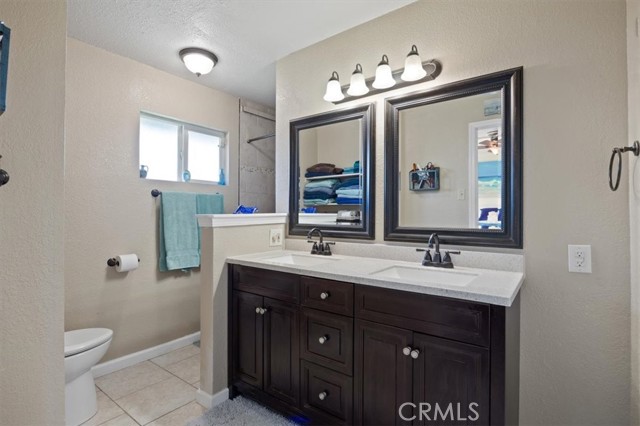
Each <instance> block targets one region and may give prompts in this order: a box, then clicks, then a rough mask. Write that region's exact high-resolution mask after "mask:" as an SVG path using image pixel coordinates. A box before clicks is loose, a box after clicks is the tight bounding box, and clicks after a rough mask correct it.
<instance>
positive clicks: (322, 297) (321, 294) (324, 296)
mask: <svg viewBox="0 0 640 426" xmlns="http://www.w3.org/2000/svg"><path fill="white" fill-rule="evenodd" d="M329 296H330V294H329V292H328V291H323V292H322V293H320V299H322V300H327V299H328V298H329Z"/></svg>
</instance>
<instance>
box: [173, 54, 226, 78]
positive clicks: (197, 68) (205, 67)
mask: <svg viewBox="0 0 640 426" xmlns="http://www.w3.org/2000/svg"><path fill="white" fill-rule="evenodd" d="M178 54H179V55H180V59H182V62H184V66H186V67H187V69H188V70H189V71H191V72H192V73H194V74H195V75H197V76H198V77H200V76H201V75H203V74H209V73H210V72H211V70H212V69H213V67H215V66H216V64H217V63H218V57H217V56H216V55H214V54H213V53H211V52H209V51H208V50H204V49H200V48H197V47H188V48H186V49H182V50H181V51H180V53H178Z"/></svg>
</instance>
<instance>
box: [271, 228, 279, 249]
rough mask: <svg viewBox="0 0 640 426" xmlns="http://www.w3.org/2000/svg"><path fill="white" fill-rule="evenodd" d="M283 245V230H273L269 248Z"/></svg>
mask: <svg viewBox="0 0 640 426" xmlns="http://www.w3.org/2000/svg"><path fill="white" fill-rule="evenodd" d="M281 245H282V230H281V229H280V228H272V229H271V230H270V231H269V247H276V246H281Z"/></svg>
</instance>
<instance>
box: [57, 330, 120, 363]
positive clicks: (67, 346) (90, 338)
mask: <svg viewBox="0 0 640 426" xmlns="http://www.w3.org/2000/svg"><path fill="white" fill-rule="evenodd" d="M112 336H113V331H111V330H109V329H108V328H85V329H82V330H73V331H66V332H65V333H64V356H65V358H66V357H69V356H72V355H77V354H79V353H82V352H86V351H88V350H90V349H93V348H95V347H97V346H100V345H101V344H103V343H105V342H107V341H109V340H110V339H111V337H112Z"/></svg>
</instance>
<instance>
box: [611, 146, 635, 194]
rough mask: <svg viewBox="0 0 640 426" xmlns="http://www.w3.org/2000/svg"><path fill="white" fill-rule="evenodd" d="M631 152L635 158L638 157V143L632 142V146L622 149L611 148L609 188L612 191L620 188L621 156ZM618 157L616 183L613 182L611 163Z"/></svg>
mask: <svg viewBox="0 0 640 426" xmlns="http://www.w3.org/2000/svg"><path fill="white" fill-rule="evenodd" d="M629 151H631V152H633V155H635V156H636V157H637V156H639V155H640V142H638V141H634V142H633V146H625V147H623V148H613V151H612V152H611V158H610V159H609V188H611V190H612V191H617V190H618V186H620V176H622V154H623V153H625V152H629ZM616 156H617V157H618V173H617V174H616V181H615V183H614V182H613V162H614V160H615V158H616Z"/></svg>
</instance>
